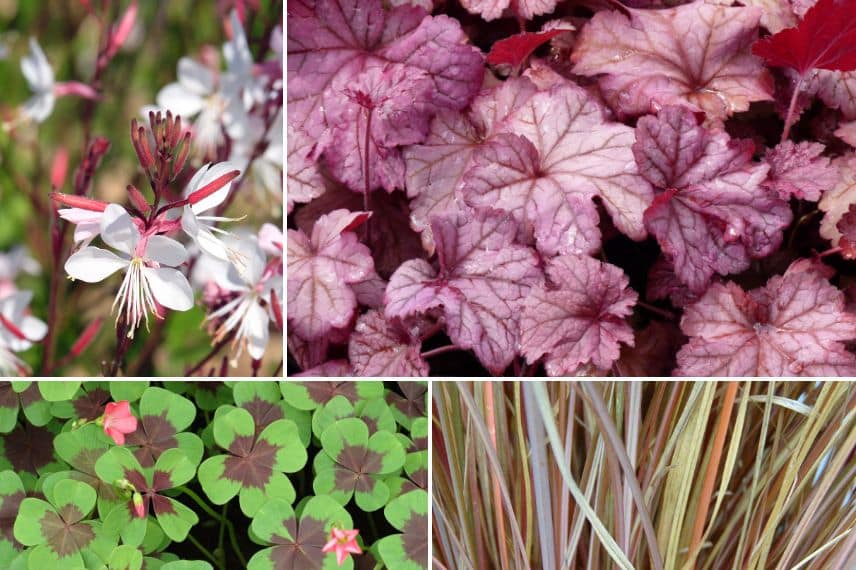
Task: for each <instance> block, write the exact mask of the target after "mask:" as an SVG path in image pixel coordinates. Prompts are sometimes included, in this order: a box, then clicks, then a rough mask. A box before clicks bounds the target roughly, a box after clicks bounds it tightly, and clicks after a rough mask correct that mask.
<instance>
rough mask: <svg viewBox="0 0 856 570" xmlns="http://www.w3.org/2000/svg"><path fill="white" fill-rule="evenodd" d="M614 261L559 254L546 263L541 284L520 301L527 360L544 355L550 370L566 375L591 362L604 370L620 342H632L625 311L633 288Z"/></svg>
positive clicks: (630, 303) (616, 354)
mask: <svg viewBox="0 0 856 570" xmlns="http://www.w3.org/2000/svg"><path fill="white" fill-rule="evenodd" d="M628 284H629V280H628V279H627V276H626V275H625V274H624V272H622V271H621V269H619V268H618V267H616V266H614V265H610V264H608V263H602V262H600V261H598V260H596V259H593V258H591V257H589V256H585V255H563V256H559V257H556V258H553V259H551V260H550V261H549V262H548V264H547V285H546V286H538V287H534V288H533V289H532V292H531V293H530V294H529V297H527V298H526V301H525V303H524V305H523V318H522V320H521V323H520V328H521V341H520V344H521V347H522V352H523V355H524V356H526V360H527V361H528V362H529V363H534V362H535V361H537V360H538V359H539V358H541V357H542V356H544V355H545V354H546V355H547V358H546V361H545V368H546V369H547V374H549V375H550V376H568V375H572V374H573V373H574V372H575V371H576V370H577V368H579V367H580V366H581V365H584V364H588V363H592V364H593V365H594V366H595V367H596V368H598V369H600V370H609V368H610V367H611V366H612V363H613V362H615V361H616V360H617V359H618V357H619V354H620V348H619V345H620V344H622V343H623V344H628V345H631V346H632V345H633V329H632V328H631V327H630V325H629V324H627V321H626V317H627V316H629V315H630V314H631V313H632V312H633V309H632V307H633V305H634V304H635V303H636V299H637V297H638V296H637V295H636V292H635V291H633V290H632V289H630V288H629V287H628Z"/></svg>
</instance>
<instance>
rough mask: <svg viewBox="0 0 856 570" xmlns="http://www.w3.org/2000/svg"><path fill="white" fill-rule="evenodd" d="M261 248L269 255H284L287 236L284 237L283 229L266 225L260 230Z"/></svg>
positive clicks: (269, 224)
mask: <svg viewBox="0 0 856 570" xmlns="http://www.w3.org/2000/svg"><path fill="white" fill-rule="evenodd" d="M258 236H259V246H260V247H261V248H262V250H263V251H264V252H265V253H267V254H268V255H279V256H281V255H282V248H283V244H284V243H285V236H284V235H282V228H278V227H276V226H275V225H273V224H271V223H264V224H262V227H261V228H259V234H258Z"/></svg>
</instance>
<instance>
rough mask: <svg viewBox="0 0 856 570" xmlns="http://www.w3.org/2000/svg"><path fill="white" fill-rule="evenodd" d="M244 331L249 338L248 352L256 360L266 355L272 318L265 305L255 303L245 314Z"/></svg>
mask: <svg viewBox="0 0 856 570" xmlns="http://www.w3.org/2000/svg"><path fill="white" fill-rule="evenodd" d="M243 327H244V333H245V336H246V339H247V352H249V353H250V356H252V357H253V358H255V359H256V360H259V359H261V358H262V357H263V356H264V355H265V349H266V348H267V344H268V338H269V337H270V318H269V317H268V313H267V311H266V310H265V308H264V307H262V306H261V305H260V304H259V303H253V304H252V305H250V307H249V308H248V309H247V312H246V314H245V315H244V322H243Z"/></svg>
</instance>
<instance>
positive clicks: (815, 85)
mask: <svg viewBox="0 0 856 570" xmlns="http://www.w3.org/2000/svg"><path fill="white" fill-rule="evenodd" d="M807 83H808V85H807V87H806V88H805V90H806V91H807V92H808V93H811V94H814V95H816V96H817V97H818V98H820V100H821V101H823V102H824V103H825V104H826V105H828V106H829V107H832V108H833V109H838V110H840V111H841V114H842V115H844V118H845V119H848V120H853V119H856V71H828V70H825V69H818V70H815V71H813V72H811V73H810V74H809V79H808V81H807Z"/></svg>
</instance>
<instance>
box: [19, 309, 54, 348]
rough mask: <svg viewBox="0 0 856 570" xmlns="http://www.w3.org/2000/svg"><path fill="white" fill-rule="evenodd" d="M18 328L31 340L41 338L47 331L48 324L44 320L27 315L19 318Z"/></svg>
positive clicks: (35, 340)
mask: <svg viewBox="0 0 856 570" xmlns="http://www.w3.org/2000/svg"><path fill="white" fill-rule="evenodd" d="M20 328H21V332H22V333H24V336H26V337H27V339H28V340H31V341H33V342H37V341H40V340H42V339H43V338H45V335H46V334H47V332H48V326H47V325H46V324H45V322H44V321H42V320H41V319H37V318H36V317H31V316H29V315H27V316H25V317H24V318H23V319H22V320H21V322H20Z"/></svg>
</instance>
